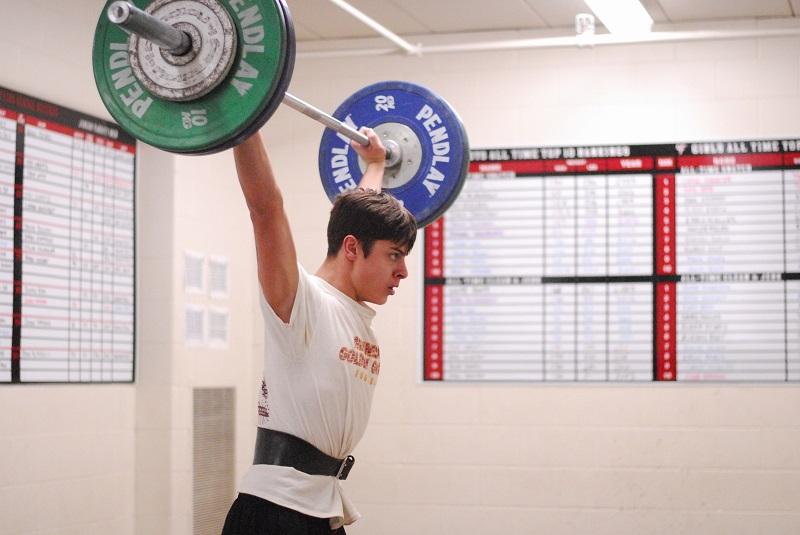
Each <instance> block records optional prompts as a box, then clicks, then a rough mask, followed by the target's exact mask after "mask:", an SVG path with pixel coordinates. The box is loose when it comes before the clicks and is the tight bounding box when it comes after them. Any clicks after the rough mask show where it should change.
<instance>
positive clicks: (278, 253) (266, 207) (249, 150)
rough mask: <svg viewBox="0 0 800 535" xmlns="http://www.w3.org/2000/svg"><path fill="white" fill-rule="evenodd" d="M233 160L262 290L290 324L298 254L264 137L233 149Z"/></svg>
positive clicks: (297, 275) (252, 138)
mask: <svg viewBox="0 0 800 535" xmlns="http://www.w3.org/2000/svg"><path fill="white" fill-rule="evenodd" d="M233 157H234V160H235V161H236V173H237V174H238V176H239V184H240V185H241V187H242V192H243V193H244V198H245V201H246V202H247V207H248V209H249V210H250V219H251V221H252V222H253V234H254V235H255V241H256V258H257V260H258V280H259V282H260V283H261V291H262V292H263V293H264V298H265V299H266V301H267V303H268V304H269V306H270V307H272V310H274V311H275V314H276V315H277V316H278V317H279V318H281V319H282V320H283V321H284V322H285V323H288V322H289V317H290V316H291V313H292V305H293V304H294V298H295V295H296V293H297V284H298V277H299V274H298V268H297V252H296V250H295V246H294V240H293V239H292V231H291V229H290V228H289V220H288V218H287V217H286V212H285V211H284V207H283V196H282V195H281V190H280V187H279V186H278V182H277V181H276V180H275V175H274V173H273V171H272V164H271V163H270V160H269V155H268V154H267V150H266V148H265V147H264V143H263V142H262V140H261V135H260V134H258V133H256V134H254V135H253V136H251V137H250V138H248V139H247V140H246V141H244V142H243V143H241V144H240V145H237V146H236V147H234V149H233Z"/></svg>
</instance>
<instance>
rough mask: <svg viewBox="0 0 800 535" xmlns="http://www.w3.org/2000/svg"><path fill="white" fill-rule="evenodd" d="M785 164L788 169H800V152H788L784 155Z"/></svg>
mask: <svg viewBox="0 0 800 535" xmlns="http://www.w3.org/2000/svg"><path fill="white" fill-rule="evenodd" d="M783 164H784V165H786V166H787V167H800V152H787V153H786V154H784V155H783Z"/></svg>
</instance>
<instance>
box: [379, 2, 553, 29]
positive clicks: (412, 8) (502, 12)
mask: <svg viewBox="0 0 800 535" xmlns="http://www.w3.org/2000/svg"><path fill="white" fill-rule="evenodd" d="M384 1H385V0H381V1H375V2H370V3H371V4H372V3H375V4H376V5H383V4H384ZM397 5H398V6H401V8H402V9H403V11H405V12H406V13H408V14H409V15H410V16H412V17H413V18H414V19H416V20H417V21H419V23H420V24H422V25H424V26H425V27H427V28H430V30H431V31H432V32H434V33H457V32H472V31H484V30H517V29H542V28H546V27H547V24H546V23H545V21H543V20H542V19H541V18H540V17H539V16H538V15H537V14H536V12H535V11H534V10H533V9H532V8H531V6H530V5H529V4H528V3H527V2H526V1H525V0H495V1H494V2H487V1H486V0H398V2H397Z"/></svg>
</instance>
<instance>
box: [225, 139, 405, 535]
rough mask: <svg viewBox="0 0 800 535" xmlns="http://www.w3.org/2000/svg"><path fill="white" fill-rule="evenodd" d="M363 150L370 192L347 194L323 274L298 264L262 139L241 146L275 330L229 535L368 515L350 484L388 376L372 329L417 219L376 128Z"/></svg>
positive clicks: (307, 528)
mask: <svg viewBox="0 0 800 535" xmlns="http://www.w3.org/2000/svg"><path fill="white" fill-rule="evenodd" d="M362 131H363V132H364V133H365V134H366V135H367V138H368V139H369V145H368V146H362V145H360V144H359V143H356V142H353V144H352V148H353V149H354V150H355V151H356V152H357V153H358V154H359V156H360V157H361V158H362V159H363V160H364V162H365V163H366V170H365V172H364V175H363V177H362V179H361V181H360V184H359V186H360V187H359V188H358V189H355V190H351V191H348V192H346V193H343V194H342V195H340V196H339V197H338V198H337V199H336V200H335V202H334V205H333V208H332V209H331V215H330V220H329V223H328V231H327V232H328V252H327V256H326V258H325V259H324V260H323V262H322V265H321V266H320V267H319V269H318V270H317V271H316V273H315V274H314V275H311V274H309V273H307V272H306V271H305V270H304V269H303V267H302V266H300V265H299V264H298V262H297V254H296V251H295V245H294V241H293V238H292V233H291V229H290V227H289V222H288V219H287V217H286V213H285V211H284V206H283V198H282V196H281V190H280V187H279V184H278V181H277V180H276V179H275V176H274V173H273V170H272V166H271V164H270V159H269V155H268V153H267V150H266V149H265V147H264V145H263V143H262V140H261V136H260V135H258V134H256V135H254V136H252V137H250V138H249V139H247V140H246V141H245V142H244V143H242V144H241V145H239V146H237V147H235V148H234V150H233V152H234V159H235V162H236V170H237V173H238V176H239V183H240V185H241V188H242V192H243V193H244V197H245V200H246V202H247V206H248V208H249V210H250V217H251V220H252V222H253V231H254V234H255V242H256V257H257V263H258V280H259V283H260V287H261V292H262V295H261V297H262V299H261V305H262V312H263V316H264V329H265V333H266V344H265V345H266V348H265V357H264V375H263V380H262V390H261V397H260V401H259V404H258V414H259V424H258V425H259V428H258V435H257V441H256V452H255V456H254V463H253V465H252V466H251V467H250V469H249V470H248V472H247V473H246V474H245V476H244V479H243V481H242V483H241V485H240V489H239V490H240V494H239V496H238V497H237V498H236V500H235V501H234V503H233V505H232V506H231V509H230V511H229V513H228V516H227V519H226V521H225V527H224V528H223V535H245V534H247V535H250V534H253V535H255V534H258V535H278V534H280V535H295V534H297V535H300V534H303V535H306V534H308V535H310V534H320V535H321V534H326V535H328V534H330V533H331V532H335V533H344V528H343V526H344V525H346V524H350V523H352V522H354V521H355V520H357V519H358V518H359V516H360V515H359V513H358V512H357V511H356V509H355V508H354V506H353V504H352V503H351V502H350V501H349V500H348V499H347V497H346V496H345V495H344V493H343V490H342V488H341V486H340V484H339V479H344V478H346V477H347V473H348V472H349V470H350V468H351V467H352V462H353V458H352V457H350V453H351V452H352V451H353V448H355V446H356V444H357V443H358V441H359V440H360V439H361V436H362V435H363V434H364V431H365V429H366V425H367V421H368V419H369V413H370V407H371V403H372V396H373V392H374V390H375V385H376V383H377V379H378V374H379V372H380V349H379V346H378V342H377V340H376V338H375V335H374V333H373V331H372V328H371V327H370V323H371V321H372V318H373V317H374V315H375V311H374V310H372V309H371V308H369V307H368V306H367V305H366V304H365V303H374V304H378V305H381V304H384V303H385V302H386V301H387V299H388V297H389V296H390V295H393V294H394V292H395V289H396V288H397V287H398V286H399V285H400V281H401V280H402V279H404V278H406V276H407V275H408V271H407V268H406V264H405V257H406V256H407V255H408V253H409V251H410V250H411V248H412V247H413V245H414V240H415V238H416V232H417V224H416V221H415V219H414V216H413V215H411V213H410V212H408V210H406V209H405V208H403V206H402V205H401V204H400V202H398V201H397V200H396V199H395V198H394V197H392V196H391V195H389V194H387V193H384V192H381V183H382V181H383V174H384V168H385V164H386V156H385V149H384V146H383V144H382V143H381V140H380V138H379V137H378V136H377V135H376V134H375V132H373V131H372V130H370V129H362Z"/></svg>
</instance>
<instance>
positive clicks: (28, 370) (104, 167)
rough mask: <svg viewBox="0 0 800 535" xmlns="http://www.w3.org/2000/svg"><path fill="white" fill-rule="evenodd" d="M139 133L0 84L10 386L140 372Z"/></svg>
mask: <svg viewBox="0 0 800 535" xmlns="http://www.w3.org/2000/svg"><path fill="white" fill-rule="evenodd" d="M135 163H136V142H135V140H134V139H133V138H131V137H130V136H129V135H127V134H126V133H124V132H122V131H121V130H120V129H119V127H117V126H116V125H114V124H113V123H110V122H107V121H104V120H101V119H98V118H96V117H91V116H88V115H85V114H82V113H79V112H76V111H74V110H70V109H67V108H64V107H62V106H59V105H57V104H53V103H50V102H46V101H43V100H40V99H37V98H34V97H31V96H28V95H25V94H22V93H19V92H16V91H12V90H10V89H5V88H0V384H17V383H95V382H98V383H111V382H131V381H133V378H134V349H135V348H134V328H135V295H134V287H135V285H134V280H135V267H134V247H135V236H134V185H135Z"/></svg>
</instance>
